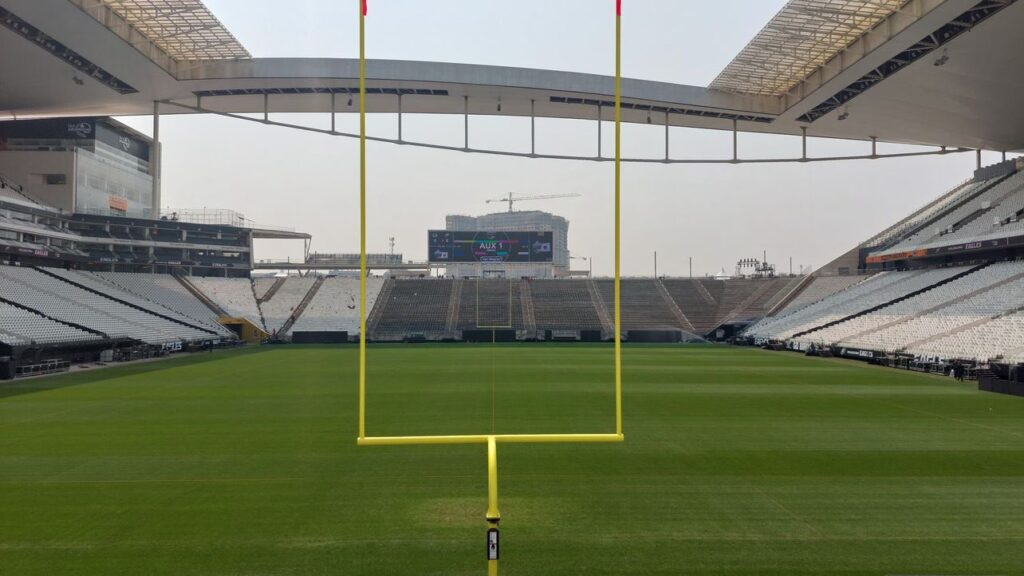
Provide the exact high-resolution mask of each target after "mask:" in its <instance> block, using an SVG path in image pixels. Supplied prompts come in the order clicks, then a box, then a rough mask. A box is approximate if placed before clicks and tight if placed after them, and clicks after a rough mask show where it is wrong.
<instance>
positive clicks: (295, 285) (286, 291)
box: [260, 276, 317, 334]
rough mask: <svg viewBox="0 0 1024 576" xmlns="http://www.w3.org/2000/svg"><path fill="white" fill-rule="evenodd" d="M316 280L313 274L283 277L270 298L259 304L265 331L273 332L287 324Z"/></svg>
mask: <svg viewBox="0 0 1024 576" xmlns="http://www.w3.org/2000/svg"><path fill="white" fill-rule="evenodd" d="M316 281H317V278H316V277H315V276H289V277H288V278H286V279H285V281H284V282H283V283H282V284H281V287H280V288H278V289H277V291H276V292H274V293H273V295H272V296H271V297H270V299H269V300H266V301H264V302H263V303H262V305H261V306H260V310H261V311H262V312H263V321H264V322H265V323H266V328H267V332H270V333H271V334H274V333H276V332H278V331H279V330H281V328H283V327H284V326H285V324H287V322H288V321H289V320H290V319H291V318H292V315H293V314H294V313H295V309H296V308H297V307H298V306H299V304H300V303H302V300H303V299H304V298H305V297H306V294H308V293H309V289H310V288H312V287H313V284H314V283H315V282H316Z"/></svg>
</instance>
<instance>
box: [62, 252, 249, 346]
mask: <svg viewBox="0 0 1024 576" xmlns="http://www.w3.org/2000/svg"><path fill="white" fill-rule="evenodd" d="M45 270H46V272H48V273H49V274H52V275H54V276H58V277H60V278H63V279H64V280H66V281H68V282H70V283H74V284H78V285H80V286H82V287H84V288H86V289H87V290H93V291H96V292H99V293H101V294H103V295H104V296H106V297H108V298H111V299H114V300H119V301H121V302H125V303H127V304H129V305H131V306H134V307H137V308H142V309H143V310H146V311H148V312H151V313H153V314H156V315H159V316H166V317H170V318H171V319H173V320H175V321H176V322H180V323H182V324H188V325H191V326H193V327H194V328H200V329H202V330H207V331H211V332H216V333H218V334H219V335H220V336H223V337H228V338H230V337H233V335H232V333H231V332H230V331H229V330H228V329H227V328H224V327H223V326H221V325H219V324H217V322H216V319H212V320H213V321H212V323H208V322H207V321H206V320H200V319H197V318H194V317H192V316H188V315H186V314H183V313H181V312H179V311H177V310H175V309H173V308H171V307H169V306H167V305H166V304H164V303H162V301H164V300H166V299H165V298H163V297H162V296H163V294H162V293H161V294H159V295H158V294H153V291H154V290H155V288H153V284H152V283H151V282H150V281H147V279H149V278H150V277H152V276H154V275H153V274H122V275H118V276H119V277H120V278H121V280H122V281H125V277H134V278H135V279H134V282H133V285H134V286H135V288H136V289H137V290H138V291H134V290H130V289H128V288H126V287H124V286H122V285H120V284H118V283H115V282H111V281H110V280H108V279H107V278H106V277H103V276H100V275H98V274H93V273H92V272H81V271H78V270H62V269H59V268H46V269H45ZM108 274H109V273H108ZM170 279H171V280H172V281H174V279H173V278H170ZM139 292H146V293H147V294H148V295H149V296H150V297H147V296H146V294H140V293H139ZM207 320H209V319H207Z"/></svg>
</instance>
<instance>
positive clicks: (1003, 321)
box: [907, 293, 1024, 362]
mask: <svg viewBox="0 0 1024 576" xmlns="http://www.w3.org/2000/svg"><path fill="white" fill-rule="evenodd" d="M1018 294H1019V293H1018ZM1019 302H1020V300H1019V299H1018V306H1019ZM1022 342H1024V312H1014V313H1012V314H1008V315H1005V316H1000V317H998V318H994V319H992V320H989V321H987V322H983V323H981V324H978V325H976V326H973V327H970V328H966V329H964V330H959V331H957V332H954V333H952V334H948V335H945V336H942V337H940V338H936V339H934V340H930V341H928V342H925V343H922V344H919V345H915V346H912V347H910V348H908V349H907V352H911V353H913V354H915V355H917V356H919V357H924V358H933V359H947V360H948V359H961V360H978V361H982V362H984V361H988V360H996V359H1004V358H1010V359H1013V360H1016V361H1021V360H1024V353H1022V352H1024V350H1022V349H1021V343H1022Z"/></svg>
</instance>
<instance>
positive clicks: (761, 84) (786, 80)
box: [709, 0, 908, 96]
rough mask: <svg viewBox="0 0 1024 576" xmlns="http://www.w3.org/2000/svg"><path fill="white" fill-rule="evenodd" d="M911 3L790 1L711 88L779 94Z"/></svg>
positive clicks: (892, 0) (902, 0)
mask: <svg viewBox="0 0 1024 576" xmlns="http://www.w3.org/2000/svg"><path fill="white" fill-rule="evenodd" d="M907 1H908V0H790V1H789V2H788V3H787V4H786V5H785V6H784V7H783V8H782V10H780V11H779V13H778V14H776V15H775V17H774V18H772V19H771V21H770V22H768V24H767V25H765V27H764V28H763V29H762V30H761V32H759V33H758V34H757V36H755V37H754V39H753V40H751V41H750V43H749V44H747V46H746V47H745V48H744V49H743V50H742V51H741V52H740V53H739V55H738V56H736V58H735V59H733V61H732V62H731V63H729V65H728V66H726V68H725V70H723V71H722V72H721V73H720V74H719V75H718V77H717V78H715V80H714V82H712V83H711V86H709V87H710V88H714V89H717V90H725V91H728V92H737V93H741V94H761V95H765V96H778V95H781V94H785V93H786V92H787V91H788V90H789V89H790V88H792V87H793V85H795V84H796V83H798V82H800V81H801V80H803V79H804V78H806V77H807V75H808V74H810V73H811V72H813V71H814V70H816V69H817V68H818V67H820V66H821V65H823V64H825V63H826V62H828V61H829V60H831V59H832V57H833V56H835V55H836V54H837V53H839V51H841V50H842V49H844V48H846V47H847V46H849V45H850V44H852V43H853V42H854V41H855V40H857V39H858V38H860V37H861V36H862V35H863V34H864V33H865V32H867V31H868V30H870V29H871V28H873V27H875V26H876V25H877V24H878V23H880V22H882V21H883V20H884V19H885V18H887V17H888V16H890V15H891V14H893V13H894V12H896V11H897V10H899V9H900V8H901V7H902V6H903V5H904V4H906V3H907Z"/></svg>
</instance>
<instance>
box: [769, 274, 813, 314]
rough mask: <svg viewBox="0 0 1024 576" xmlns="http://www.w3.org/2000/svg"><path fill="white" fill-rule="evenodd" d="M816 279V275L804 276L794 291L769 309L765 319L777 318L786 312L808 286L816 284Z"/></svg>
mask: <svg viewBox="0 0 1024 576" xmlns="http://www.w3.org/2000/svg"><path fill="white" fill-rule="evenodd" d="M816 278H817V276H815V275H814V274H807V275H806V276H804V277H803V278H802V279H801V280H800V282H799V283H798V284H797V285H796V286H794V287H793V289H792V290H790V291H789V293H787V294H786V295H785V296H783V297H782V299H781V300H779V301H778V302H776V303H775V305H774V306H772V307H770V308H769V309H768V311H767V312H766V313H765V317H768V316H775V315H776V314H778V313H779V312H781V311H783V310H785V309H786V307H787V306H789V303H790V302H792V301H793V300H795V299H796V298H797V297H798V296H800V294H801V293H802V292H803V291H804V290H806V289H807V287H808V286H810V285H811V284H813V283H814V280H815V279H816Z"/></svg>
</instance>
